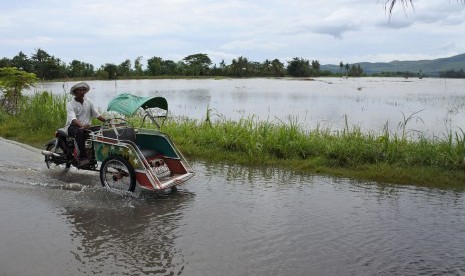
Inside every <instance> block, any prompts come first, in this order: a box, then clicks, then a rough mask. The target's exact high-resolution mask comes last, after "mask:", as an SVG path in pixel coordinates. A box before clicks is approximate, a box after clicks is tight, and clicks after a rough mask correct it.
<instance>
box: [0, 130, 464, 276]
mask: <svg viewBox="0 0 465 276" xmlns="http://www.w3.org/2000/svg"><path fill="white" fill-rule="evenodd" d="M42 160H43V157H42V155H41V154H40V152H39V151H38V150H36V149H32V148H30V147H27V146H24V145H21V144H18V143H13V142H11V141H8V140H4V139H0V275H2V276H13V275H14V276H16V275H22V276H29V275H31V276H32V275H50V276H54V275H57V276H58V275H59V276H62V275H189V276H190V275H199V276H200V275H293V276H294V275H465V200H464V194H463V192H454V191H443V190H426V189H420V188H415V187H406V186H403V187H397V186H392V185H391V186H382V185H377V184H376V183H359V182H353V181H349V180H346V179H336V178H326V177H321V176H311V175H297V174H294V173H291V172H286V171H279V170H274V169H269V168H268V169H262V170H260V169H250V168H245V167H240V166H234V165H225V164H208V163H202V162H196V163H193V164H191V165H193V168H194V170H195V171H196V173H197V175H196V176H195V177H194V178H193V179H191V180H190V181H188V182H187V183H186V184H185V185H184V186H182V187H181V189H180V190H179V191H178V192H176V193H171V194H154V193H146V192H140V191H137V192H136V193H135V194H134V195H127V194H117V193H114V192H111V191H108V190H106V189H103V188H102V187H101V185H100V183H99V177H98V173H97V172H84V171H79V170H77V169H71V170H70V171H69V172H64V171H63V169H62V168H59V167H56V168H53V169H50V170H48V169H46V167H45V164H44V163H43V161H42ZM70 184H71V185H70Z"/></svg>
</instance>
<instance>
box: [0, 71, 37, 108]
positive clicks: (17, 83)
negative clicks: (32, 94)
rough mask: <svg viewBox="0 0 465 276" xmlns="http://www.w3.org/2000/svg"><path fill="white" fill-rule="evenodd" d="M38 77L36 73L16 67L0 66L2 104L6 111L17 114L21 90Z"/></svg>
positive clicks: (32, 83) (30, 84)
mask: <svg viewBox="0 0 465 276" xmlns="http://www.w3.org/2000/svg"><path fill="white" fill-rule="evenodd" d="M36 81H37V77H36V75H35V74H34V73H28V72H25V71H22V70H18V69H17V68H16V67H3V68H0V91H1V92H2V95H1V98H0V100H1V106H2V107H3V109H4V110H5V111H7V112H8V113H11V114H15V113H16V112H17V111H18V101H19V99H20V98H21V91H22V90H24V89H27V88H29V87H31V86H33V85H34V83H35V82H36Z"/></svg>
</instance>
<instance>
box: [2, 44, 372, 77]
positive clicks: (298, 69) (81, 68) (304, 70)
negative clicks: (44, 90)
mask: <svg viewBox="0 0 465 276" xmlns="http://www.w3.org/2000/svg"><path fill="white" fill-rule="evenodd" d="M341 64H343V63H342V62H341ZM4 67H16V68H18V69H19V70H22V71H25V72H28V73H34V74H36V76H37V77H38V78H39V79H43V80H53V79H63V78H97V79H118V78H138V77H157V76H226V77H284V76H292V77H319V76H339V75H343V74H345V75H347V76H362V75H363V70H362V68H360V66H358V67H357V66H355V65H352V67H350V66H349V64H345V65H344V68H346V70H342V67H341V71H340V72H339V73H333V72H330V71H326V70H321V68H320V63H319V61H318V60H307V59H304V58H298V57H295V58H293V59H292V60H290V61H287V64H284V63H283V62H281V61H280V60H279V59H274V60H268V59H267V60H265V61H263V62H256V61H251V60H249V59H248V58H246V57H244V56H240V57H238V58H235V59H233V60H232V61H231V63H230V64H226V63H225V61H224V60H223V61H221V62H220V63H219V64H212V61H211V59H210V58H209V57H208V55H207V54H202V53H198V54H193V55H189V56H186V57H185V58H183V59H182V60H180V61H173V60H164V59H163V58H161V57H157V56H154V57H151V58H149V59H147V62H146V64H145V66H144V64H143V63H142V57H140V56H139V57H137V58H135V59H134V61H131V60H130V59H126V60H125V61H123V62H122V63H120V64H114V63H106V64H104V65H102V66H100V67H99V68H95V67H94V65H92V64H90V63H87V62H83V61H79V60H73V61H71V62H70V63H69V64H66V63H65V62H63V61H62V60H61V59H60V58H57V57H55V56H53V55H50V54H49V53H47V52H46V51H44V50H43V49H40V48H39V49H37V50H36V52H35V53H33V54H31V56H30V57H28V56H27V55H26V54H24V53H23V52H22V51H20V52H19V53H18V54H17V55H16V56H14V57H13V58H11V59H10V58H7V57H4V58H2V59H0V68H4Z"/></svg>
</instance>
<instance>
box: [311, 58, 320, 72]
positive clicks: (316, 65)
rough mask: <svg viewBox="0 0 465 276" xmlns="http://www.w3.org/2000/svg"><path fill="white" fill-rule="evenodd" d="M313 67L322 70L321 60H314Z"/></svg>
mask: <svg viewBox="0 0 465 276" xmlns="http://www.w3.org/2000/svg"><path fill="white" fill-rule="evenodd" d="M312 69H313V71H315V72H318V71H320V62H319V61H318V60H312Z"/></svg>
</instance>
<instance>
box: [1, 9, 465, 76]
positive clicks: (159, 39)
mask: <svg viewBox="0 0 465 276" xmlns="http://www.w3.org/2000/svg"><path fill="white" fill-rule="evenodd" d="M384 2H385V0H300V1H297V0H283V1H275V0H258V1H241V0H224V1H221V0H218V1H213V0H129V1H128V0H99V1H89V0H79V1H78V0H65V1H63V0H37V1H31V0H14V1H12V0H0V58H2V57H7V58H13V57H14V56H15V55H17V54H18V53H19V52H20V51H23V53H25V54H26V55H27V56H29V57H31V55H32V54H33V53H35V52H36V49H38V48H41V49H43V50H45V51H46V52H47V53H49V54H50V55H53V56H55V57H57V58H60V59H61V60H62V61H64V62H65V63H70V62H71V61H72V60H75V59H76V60H79V61H83V62H88V63H91V64H93V65H94V66H96V67H100V65H103V64H105V63H114V64H120V63H122V62H123V61H125V60H126V59H130V60H131V62H133V61H134V59H135V58H137V57H138V56H142V62H143V63H144V64H145V63H146V61H147V59H149V58H151V57H154V56H157V57H161V58H162V59H164V60H168V59H170V60H173V61H180V60H182V59H183V58H184V57H186V56H188V55H191V54H195V53H205V54H208V56H209V57H210V58H211V59H212V61H213V62H214V63H219V62H221V60H224V61H225V62H226V63H227V64H230V62H231V60H232V59H233V58H237V57H239V56H244V57H246V58H248V59H249V61H259V62H263V61H264V60H266V59H275V58H278V59H279V60H281V62H283V63H285V64H287V63H286V61H289V60H291V59H292V58H293V57H302V58H305V59H309V60H319V61H320V63H321V64H339V62H340V61H343V62H344V63H355V62H362V61H369V62H376V61H385V62H388V61H392V60H417V59H435V58H440V57H448V56H453V55H457V54H462V53H465V5H464V4H462V3H461V2H456V1H455V0H417V1H414V8H413V9H412V7H408V8H407V9H405V10H404V9H403V8H402V6H401V5H398V6H397V7H396V8H395V9H394V10H393V14H392V16H391V17H389V14H388V13H387V12H386V11H385V9H384Z"/></svg>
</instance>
